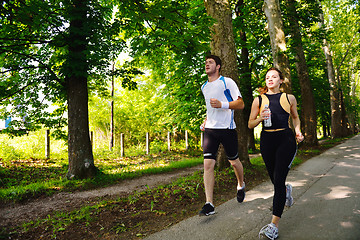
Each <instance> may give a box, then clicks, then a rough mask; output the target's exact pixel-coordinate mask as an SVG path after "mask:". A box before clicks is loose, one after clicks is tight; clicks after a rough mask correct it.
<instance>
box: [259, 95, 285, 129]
mask: <svg viewBox="0 0 360 240" xmlns="http://www.w3.org/2000/svg"><path fill="white" fill-rule="evenodd" d="M259 103H260V104H259V105H260V112H261V111H262V110H263V109H264V107H265V105H266V104H267V105H268V106H269V108H270V111H271V122H272V126H271V127H264V124H263V130H280V129H287V128H290V107H291V105H290V101H289V99H288V95H287V94H286V93H276V94H267V93H265V94H262V95H260V96H259Z"/></svg>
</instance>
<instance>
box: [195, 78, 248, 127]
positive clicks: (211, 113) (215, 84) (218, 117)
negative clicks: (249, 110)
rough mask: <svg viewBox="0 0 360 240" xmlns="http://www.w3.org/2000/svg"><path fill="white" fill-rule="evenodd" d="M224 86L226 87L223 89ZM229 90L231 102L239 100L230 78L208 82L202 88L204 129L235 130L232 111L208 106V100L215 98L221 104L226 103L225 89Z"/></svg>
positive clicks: (239, 94)
mask: <svg viewBox="0 0 360 240" xmlns="http://www.w3.org/2000/svg"><path fill="white" fill-rule="evenodd" d="M222 79H223V80H222ZM225 85H226V87H225ZM226 88H227V89H229V90H230V94H231V97H232V99H233V100H237V99H238V98H239V97H240V98H241V97H242V96H241V93H240V90H239V88H238V86H237V85H236V83H235V82H234V80H232V79H231V78H228V77H222V76H220V77H219V78H218V79H216V80H215V81H212V82H209V81H206V82H205V83H204V84H203V85H202V87H201V91H202V93H203V94H204V97H205V103H206V109H207V111H206V116H207V120H206V124H205V128H215V129H235V128H236V125H235V121H234V110H232V109H223V108H213V107H211V105H210V98H216V99H217V100H219V101H221V102H228V100H227V98H226V96H225V93H224V91H225V89H226Z"/></svg>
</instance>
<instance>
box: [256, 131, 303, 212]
mask: <svg viewBox="0 0 360 240" xmlns="http://www.w3.org/2000/svg"><path fill="white" fill-rule="evenodd" d="M260 151H261V155H262V157H263V159H264V162H265V165H266V169H267V171H268V173H269V176H270V179H271V182H272V183H273V184H274V199H273V215H275V216H277V217H281V215H282V213H283V211H284V206H285V201H286V186H285V181H286V177H287V175H288V173H289V170H290V167H291V164H292V162H293V160H294V158H295V155H296V151H297V144H296V140H295V136H294V133H293V132H292V130H291V129H285V130H282V131H276V132H266V131H262V132H261V137H260Z"/></svg>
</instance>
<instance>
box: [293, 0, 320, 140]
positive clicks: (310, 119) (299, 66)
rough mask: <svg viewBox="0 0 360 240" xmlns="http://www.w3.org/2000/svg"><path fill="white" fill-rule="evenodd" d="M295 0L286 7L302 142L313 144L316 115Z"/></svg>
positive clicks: (315, 135) (315, 136)
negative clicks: (298, 83)
mask: <svg viewBox="0 0 360 240" xmlns="http://www.w3.org/2000/svg"><path fill="white" fill-rule="evenodd" d="M295 4H296V3H295V0H288V1H287V8H288V12H289V22H290V25H291V26H292V27H291V28H290V31H291V35H292V39H293V41H294V44H293V46H294V50H295V53H296V55H295V59H296V62H295V66H296V70H297V75H298V77H299V82H300V89H301V99H302V108H301V115H302V117H301V118H302V121H301V126H302V129H303V133H304V136H305V141H304V144H305V145H308V146H315V145H317V144H318V139H317V133H316V129H317V117H316V109H315V101H314V95H313V91H312V87H311V82H310V77H309V71H308V67H307V65H306V59H305V54H304V48H303V44H302V40H301V33H300V27H299V22H298V19H297V17H298V13H297V11H296V5H295Z"/></svg>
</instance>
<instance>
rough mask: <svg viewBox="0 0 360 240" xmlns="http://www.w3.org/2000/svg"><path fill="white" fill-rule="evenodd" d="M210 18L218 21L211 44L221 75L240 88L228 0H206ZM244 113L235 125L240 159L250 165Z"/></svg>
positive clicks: (236, 118)
mask: <svg viewBox="0 0 360 240" xmlns="http://www.w3.org/2000/svg"><path fill="white" fill-rule="evenodd" d="M204 3H205V7H206V10H207V13H208V14H209V16H211V17H212V18H214V19H215V20H216V22H215V24H214V25H213V26H212V30H213V35H212V41H211V44H210V47H211V51H212V54H215V55H217V56H219V57H220V58H221V59H222V64H223V65H222V67H221V74H222V75H224V76H227V77H230V78H232V79H233V80H234V81H235V82H236V83H237V85H238V86H239V85H240V84H239V83H240V82H239V74H238V65H237V56H236V47H235V41H234V33H233V27H232V13H231V9H230V4H229V1H228V0H204ZM244 119H245V117H244V112H243V111H242V110H236V111H235V123H236V128H237V132H238V145H239V159H240V161H242V162H243V163H244V164H246V165H248V164H250V159H249V154H248V149H247V146H248V137H247V123H245V121H244Z"/></svg>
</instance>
